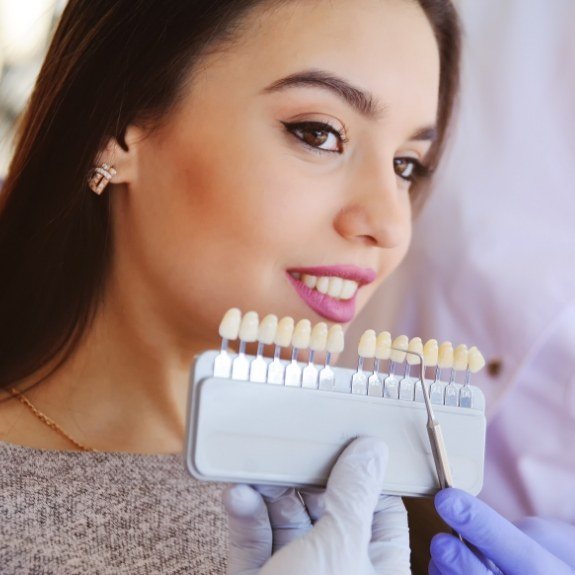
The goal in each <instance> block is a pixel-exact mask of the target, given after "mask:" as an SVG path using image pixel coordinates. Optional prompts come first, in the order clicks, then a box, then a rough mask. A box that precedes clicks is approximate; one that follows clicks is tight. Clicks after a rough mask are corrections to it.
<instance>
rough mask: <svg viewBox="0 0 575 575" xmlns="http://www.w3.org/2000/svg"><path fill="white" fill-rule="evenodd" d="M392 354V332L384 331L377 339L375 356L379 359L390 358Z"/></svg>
mask: <svg viewBox="0 0 575 575" xmlns="http://www.w3.org/2000/svg"><path fill="white" fill-rule="evenodd" d="M390 356H391V334H390V333H389V332H388V331H382V332H380V333H379V334H378V336H377V339H376V340H375V357H377V359H384V360H385V359H389V358H390Z"/></svg>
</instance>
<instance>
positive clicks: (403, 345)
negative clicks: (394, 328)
mask: <svg viewBox="0 0 575 575" xmlns="http://www.w3.org/2000/svg"><path fill="white" fill-rule="evenodd" d="M391 346H392V347H396V348H399V349H407V347H408V346H409V338H408V337H407V336H406V335H398V336H397V337H396V338H395V339H394V340H393V343H392V344H391ZM391 361H395V363H403V362H404V361H405V351H396V350H395V349H392V350H391Z"/></svg>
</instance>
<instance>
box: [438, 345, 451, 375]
mask: <svg viewBox="0 0 575 575" xmlns="http://www.w3.org/2000/svg"><path fill="white" fill-rule="evenodd" d="M437 365H438V366H439V367H440V368H441V369H445V368H449V367H453V344H452V343H451V342H450V341H444V342H443V343H442V344H441V345H440V346H439V353H438V355H437Z"/></svg>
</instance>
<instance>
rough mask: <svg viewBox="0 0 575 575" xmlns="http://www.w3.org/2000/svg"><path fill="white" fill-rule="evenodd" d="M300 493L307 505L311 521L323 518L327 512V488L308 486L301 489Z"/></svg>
mask: <svg viewBox="0 0 575 575" xmlns="http://www.w3.org/2000/svg"><path fill="white" fill-rule="evenodd" d="M299 493H300V495H301V497H302V499H303V502H304V503H305V506H306V507H307V511H308V513H309V517H310V519H311V522H312V523H315V522H316V521H318V520H319V519H321V518H322V517H323V514H324V513H325V489H322V488H320V487H317V488H314V487H306V488H305V489H300V490H299Z"/></svg>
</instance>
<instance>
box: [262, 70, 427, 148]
mask: <svg viewBox="0 0 575 575" xmlns="http://www.w3.org/2000/svg"><path fill="white" fill-rule="evenodd" d="M302 86H303V87H306V86H310V87H314V88H322V89H324V90H329V91H330V92H332V93H334V94H335V95H336V96H339V97H340V98H342V99H343V100H344V101H345V102H346V103H347V104H348V105H349V106H351V107H352V108H353V109H354V110H356V111H357V112H359V113H360V114H361V115H362V116H365V117H366V118H371V119H377V118H379V117H381V116H382V115H383V114H384V113H385V109H386V107H385V106H384V105H382V104H380V103H379V102H378V101H377V98H375V96H373V94H370V93H369V92H368V91H366V90H362V89H361V88H358V87H356V86H353V85H352V84H350V83H349V82H348V81H347V80H344V79H343V78H340V77H339V76H336V75H334V74H330V73H329V72H325V71H323V70H305V71H302V72H296V73H295V74H290V75H289V76H286V77H285V78H281V79H280V80H276V81H275V82H273V83H272V84H270V85H269V86H267V87H266V88H264V89H263V92H264V93H267V94H269V93H273V92H280V91H282V90H285V89H288V88H299V87H302ZM436 138H437V130H436V128H435V126H427V127H425V128H422V129H420V130H417V131H416V132H415V133H414V134H413V136H411V138H410V141H411V140H417V141H427V140H430V141H434V140H435V139H436Z"/></svg>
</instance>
